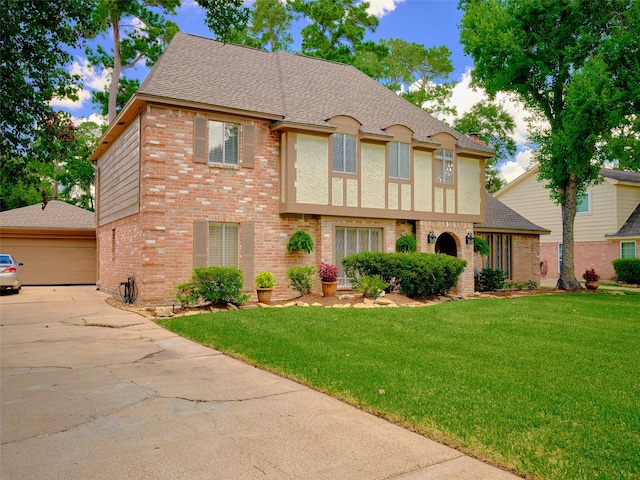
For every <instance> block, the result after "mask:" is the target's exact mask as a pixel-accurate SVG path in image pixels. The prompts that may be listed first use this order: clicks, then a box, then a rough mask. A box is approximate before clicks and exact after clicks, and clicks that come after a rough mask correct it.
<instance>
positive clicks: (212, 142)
mask: <svg viewBox="0 0 640 480" xmlns="http://www.w3.org/2000/svg"><path fill="white" fill-rule="evenodd" d="M239 139H240V125H238V124H237V123H228V122H216V121H213V120H210V121H209V163H210V164H221V165H238V158H239V155H238V152H239Z"/></svg>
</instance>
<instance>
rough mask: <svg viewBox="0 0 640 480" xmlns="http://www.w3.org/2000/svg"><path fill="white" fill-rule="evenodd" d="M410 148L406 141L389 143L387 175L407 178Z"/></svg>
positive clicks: (408, 175) (408, 176)
mask: <svg viewBox="0 0 640 480" xmlns="http://www.w3.org/2000/svg"><path fill="white" fill-rule="evenodd" d="M410 159H411V154H410V149H409V145H408V144H407V143H400V142H390V143H389V177H390V178H402V179H405V180H409V178H411V176H410V169H409V166H410Z"/></svg>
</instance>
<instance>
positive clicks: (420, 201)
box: [413, 150, 433, 212]
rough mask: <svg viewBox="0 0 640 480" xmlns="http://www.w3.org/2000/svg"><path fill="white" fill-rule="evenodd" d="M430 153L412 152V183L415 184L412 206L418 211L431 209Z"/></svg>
mask: <svg viewBox="0 0 640 480" xmlns="http://www.w3.org/2000/svg"><path fill="white" fill-rule="evenodd" d="M431 172H432V170H431V153H427V152H421V151H419V150H415V151H414V153H413V175H414V180H413V184H414V185H415V192H414V199H413V208H415V209H416V210H417V211H420V212H430V211H431V210H432V209H433V205H432V203H433V202H432V201H431V196H432V191H431V188H432V183H431V180H432V178H431V177H432V174H431Z"/></svg>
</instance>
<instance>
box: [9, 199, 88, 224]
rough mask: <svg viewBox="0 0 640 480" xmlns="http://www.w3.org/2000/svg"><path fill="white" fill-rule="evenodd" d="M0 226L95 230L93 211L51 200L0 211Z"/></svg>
mask: <svg viewBox="0 0 640 480" xmlns="http://www.w3.org/2000/svg"><path fill="white" fill-rule="evenodd" d="M0 227H4V228H51V229H54V228H55V229H87V230H95V228H96V221H95V217H94V213H93V212H90V211H89V210H85V209H83V208H80V207H76V206H75V205H70V204H68V203H65V202H60V201H58V200H51V201H49V202H48V203H47V206H46V207H45V208H44V210H43V209H42V204H40V203H39V204H37V205H30V206H28V207H21V208H15V209H13V210H7V211H4V212H0Z"/></svg>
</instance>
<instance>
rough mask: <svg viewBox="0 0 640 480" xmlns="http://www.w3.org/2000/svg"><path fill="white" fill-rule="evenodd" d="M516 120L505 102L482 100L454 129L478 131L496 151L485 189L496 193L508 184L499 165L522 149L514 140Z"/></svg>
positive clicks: (457, 119) (488, 161)
mask: <svg viewBox="0 0 640 480" xmlns="http://www.w3.org/2000/svg"><path fill="white" fill-rule="evenodd" d="M515 127H516V125H515V121H514V120H513V117H512V116H511V115H510V114H509V112H507V111H506V110H505V109H504V108H503V107H502V105H499V104H497V103H495V102H489V101H482V102H478V103H476V104H475V105H474V106H473V107H471V110H469V111H468V112H466V113H465V114H464V115H462V116H460V117H458V118H456V119H455V120H454V121H453V128H455V129H456V130H458V131H459V132H460V133H465V134H467V135H468V134H470V133H477V134H478V138H479V139H480V140H482V141H483V142H485V143H486V144H487V145H490V146H492V147H493V148H494V150H495V155H494V157H493V158H490V159H489V160H487V163H486V172H485V188H486V189H487V190H488V191H489V192H491V193H493V192H497V191H498V190H500V189H501V188H502V187H503V186H504V181H503V180H502V179H501V178H500V176H499V173H498V170H497V168H496V167H497V165H498V164H499V163H501V162H503V161H505V160H507V159H508V158H510V157H512V156H513V155H515V153H516V151H517V150H518V146H517V144H516V141H515V140H514V139H513V131H514V129H515Z"/></svg>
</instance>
